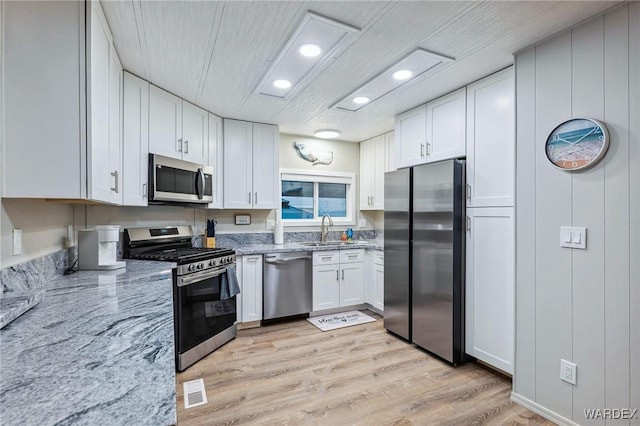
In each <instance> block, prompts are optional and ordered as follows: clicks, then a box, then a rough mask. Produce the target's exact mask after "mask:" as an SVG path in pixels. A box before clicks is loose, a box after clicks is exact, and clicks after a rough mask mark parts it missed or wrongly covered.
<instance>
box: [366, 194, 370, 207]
mask: <svg viewBox="0 0 640 426" xmlns="http://www.w3.org/2000/svg"><path fill="white" fill-rule="evenodd" d="M367 206H371V195H367Z"/></svg>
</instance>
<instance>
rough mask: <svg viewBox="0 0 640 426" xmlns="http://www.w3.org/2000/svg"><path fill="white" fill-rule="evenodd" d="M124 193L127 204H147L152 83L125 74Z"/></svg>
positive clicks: (123, 122) (125, 203)
mask: <svg viewBox="0 0 640 426" xmlns="http://www.w3.org/2000/svg"><path fill="white" fill-rule="evenodd" d="M122 126H123V132H122V139H123V140H122V151H123V155H122V192H123V201H122V202H123V204H124V205H125V206H146V205H147V192H148V191H147V182H148V179H149V176H148V170H147V169H148V167H149V83H148V82H146V81H144V80H142V79H140V78H138V77H136V76H134V75H132V74H129V73H124V92H123V118H122Z"/></svg>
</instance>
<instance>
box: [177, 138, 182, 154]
mask: <svg viewBox="0 0 640 426" xmlns="http://www.w3.org/2000/svg"><path fill="white" fill-rule="evenodd" d="M178 152H182V138H180V139H178Z"/></svg>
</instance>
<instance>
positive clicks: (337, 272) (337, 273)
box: [336, 269, 340, 281]
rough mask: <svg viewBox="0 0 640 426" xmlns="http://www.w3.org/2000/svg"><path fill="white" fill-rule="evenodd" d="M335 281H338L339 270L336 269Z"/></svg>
mask: <svg viewBox="0 0 640 426" xmlns="http://www.w3.org/2000/svg"><path fill="white" fill-rule="evenodd" d="M336 281H340V271H338V270H337V269H336Z"/></svg>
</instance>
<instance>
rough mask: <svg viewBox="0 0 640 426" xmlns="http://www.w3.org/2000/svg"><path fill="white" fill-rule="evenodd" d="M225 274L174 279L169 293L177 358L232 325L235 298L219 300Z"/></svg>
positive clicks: (201, 274) (216, 273)
mask: <svg viewBox="0 0 640 426" xmlns="http://www.w3.org/2000/svg"><path fill="white" fill-rule="evenodd" d="M225 272H226V268H223V269H220V270H208V271H202V272H195V273H192V274H188V275H183V276H176V279H175V284H174V286H173V292H174V314H175V315H174V321H175V324H174V326H175V340H176V353H177V355H180V354H185V353H186V352H188V351H189V350H191V349H193V348H195V347H197V346H198V345H199V344H201V343H203V342H205V341H207V340H209V339H211V338H212V337H214V336H216V335H218V334H219V333H222V332H224V331H225V330H227V329H228V328H229V327H231V326H233V325H234V324H235V322H236V298H235V296H234V297H232V298H230V299H226V300H221V299H220V287H221V283H222V275H223V274H224V273H225ZM174 273H175V272H174Z"/></svg>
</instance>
